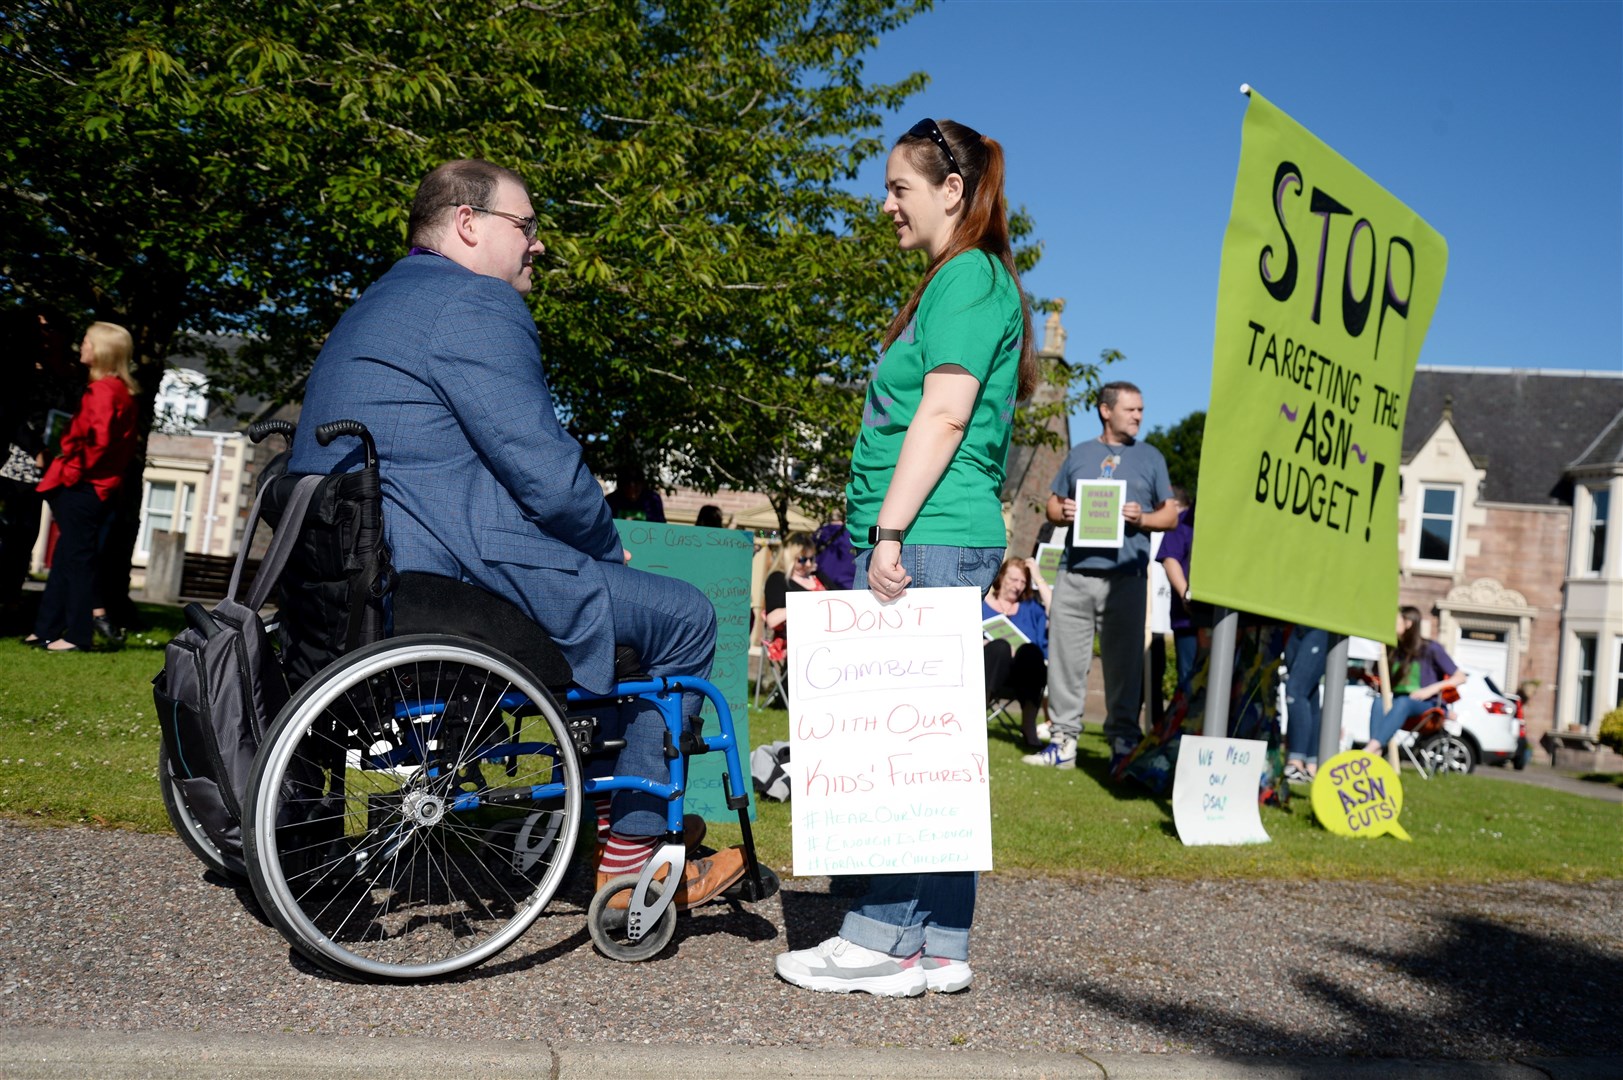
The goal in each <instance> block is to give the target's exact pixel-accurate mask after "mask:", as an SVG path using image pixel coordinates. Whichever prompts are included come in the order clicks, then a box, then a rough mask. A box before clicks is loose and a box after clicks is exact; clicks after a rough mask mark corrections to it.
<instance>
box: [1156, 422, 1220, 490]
mask: <svg viewBox="0 0 1623 1080" xmlns="http://www.w3.org/2000/svg"><path fill="white" fill-rule="evenodd" d="M1205 431H1206V414H1205V413H1204V412H1192V413H1190V414H1189V415H1188V416H1186V417H1184V418H1183V419H1182V420H1179V421H1178V422H1177V423H1176V424H1173V425H1172V426H1171V427H1170V428H1165V429H1163V428H1159V427H1158V428H1155V429H1154V430H1152V431H1151V432H1150V433H1149V434H1148V435H1146V436H1144V441H1145V442H1147V443H1149V444H1150V445H1151V446H1153V447H1155V448H1156V449H1157V450H1159V451H1161V456H1162V457H1164V458H1166V459H1167V475H1168V476H1169V477H1170V478H1171V480H1172V482H1173V483H1174V484H1177V485H1178V486H1179V487H1181V488H1183V489H1184V490H1185V491H1187V492H1189V497H1190V498H1191V499H1192V498H1194V497H1195V485H1196V482H1197V481H1198V480H1199V479H1200V440H1201V436H1202V435H1203V434H1204V433H1205Z"/></svg>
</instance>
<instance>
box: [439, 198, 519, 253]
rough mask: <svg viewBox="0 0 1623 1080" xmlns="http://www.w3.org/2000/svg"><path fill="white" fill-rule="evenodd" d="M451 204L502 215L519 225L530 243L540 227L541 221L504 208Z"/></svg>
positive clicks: (482, 212)
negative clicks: (493, 208)
mask: <svg viewBox="0 0 1623 1080" xmlns="http://www.w3.org/2000/svg"><path fill="white" fill-rule="evenodd" d="M452 205H453V206H461V205H466V206H467V208H468V209H469V210H477V211H479V212H480V213H481V214H495V215H496V216H497V217H504V218H506V219H507V220H508V221H511V222H512V223H513V224H514V225H517V226H518V227H519V231H520V232H522V233H523V234H524V239H526V240H528V241H529V242H530V243H532V244H533V243H535V236H536V233H537V232H539V231H540V229H541V223H540V222H538V221H537V220H536V219H535V218H533V217H519V216H518V215H517V214H509V213H508V212H507V211H506V210H492V209H490V207H488V206H475V205H473V203H466V204H462V203H453V204H452Z"/></svg>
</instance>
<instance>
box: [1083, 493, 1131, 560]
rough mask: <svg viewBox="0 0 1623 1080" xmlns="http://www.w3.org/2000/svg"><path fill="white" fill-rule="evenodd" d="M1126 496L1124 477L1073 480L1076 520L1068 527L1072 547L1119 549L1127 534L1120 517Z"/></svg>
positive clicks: (1124, 521)
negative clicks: (1122, 478) (1074, 484)
mask: <svg viewBox="0 0 1623 1080" xmlns="http://www.w3.org/2000/svg"><path fill="white" fill-rule="evenodd" d="M1126 499H1127V481H1125V480H1078V481H1077V482H1076V521H1075V523H1074V524H1073V526H1072V528H1071V546H1072V547H1085V548H1119V547H1121V544H1122V538H1123V537H1124V536H1125V535H1126V529H1125V525H1126V520H1127V519H1125V518H1123V517H1122V516H1121V507H1122V503H1123V502H1125V501H1126Z"/></svg>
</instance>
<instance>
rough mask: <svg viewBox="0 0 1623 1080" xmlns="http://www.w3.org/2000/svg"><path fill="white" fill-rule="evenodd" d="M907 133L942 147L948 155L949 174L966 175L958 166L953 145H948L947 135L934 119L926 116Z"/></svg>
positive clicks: (943, 151) (942, 150)
mask: <svg viewBox="0 0 1623 1080" xmlns="http://www.w3.org/2000/svg"><path fill="white" fill-rule="evenodd" d="M907 133H908V135H910V136H912V137H913V138H915V139H929V140H930V141H931V142H933V143H935V144H936V145H937V146H939V147H941V152H942V153H943V154H946V155H947V175H949V176H951V175H952V174H953V173H957V174H958V175H959V176H962V175H964V170H962V169H960V168H959V167H958V159H957V158H955V157H953V156H952V147H950V146H948V145H947V140H946V137H945V136H943V135H942V134H941V129H940V128H938V127H936V126H935V121H934V120H931V119H930V118H929V117H928V116H926V117H925V118H924V119H923V120H920V121H919V122H918V123H916V124H914V125H913V126H912V127H910V128H908V129H907Z"/></svg>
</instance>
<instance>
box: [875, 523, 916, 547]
mask: <svg viewBox="0 0 1623 1080" xmlns="http://www.w3.org/2000/svg"><path fill="white" fill-rule="evenodd" d="M906 533H907V530H905V529H881V528H880V527H879V526H877V525H870V526H868V544H869V545H870V546H872V545H874V544H877V543H879V541H881V540H894V541H896V542H897V543H898V544H900V543H901V542H902V537H903V536H905V535H906Z"/></svg>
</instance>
